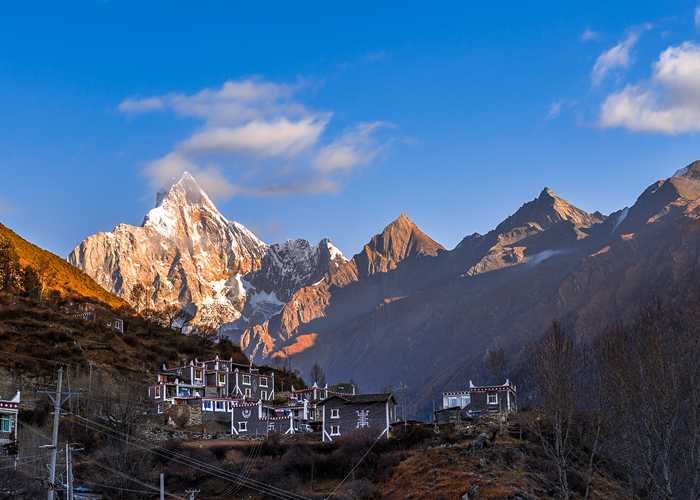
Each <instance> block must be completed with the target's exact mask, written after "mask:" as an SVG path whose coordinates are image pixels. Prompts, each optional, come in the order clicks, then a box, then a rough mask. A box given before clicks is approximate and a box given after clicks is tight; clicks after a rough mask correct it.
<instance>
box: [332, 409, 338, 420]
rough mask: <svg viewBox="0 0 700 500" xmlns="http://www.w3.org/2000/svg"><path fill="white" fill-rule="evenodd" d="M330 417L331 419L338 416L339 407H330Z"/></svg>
mask: <svg viewBox="0 0 700 500" xmlns="http://www.w3.org/2000/svg"><path fill="white" fill-rule="evenodd" d="M331 418H332V419H337V418H340V408H331Z"/></svg>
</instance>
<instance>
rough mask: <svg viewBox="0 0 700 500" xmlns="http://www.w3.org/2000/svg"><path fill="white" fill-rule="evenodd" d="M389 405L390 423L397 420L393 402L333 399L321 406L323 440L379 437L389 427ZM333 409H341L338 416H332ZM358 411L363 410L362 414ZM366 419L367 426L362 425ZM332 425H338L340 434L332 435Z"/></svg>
mask: <svg viewBox="0 0 700 500" xmlns="http://www.w3.org/2000/svg"><path fill="white" fill-rule="evenodd" d="M387 405H388V410H389V424H391V423H392V422H394V421H395V418H396V409H395V405H394V404H393V403H391V402H388V403H387V402H379V403H364V404H361V403H348V402H346V401H343V400H342V399H331V400H329V401H326V402H325V403H324V404H323V405H321V406H320V409H321V414H322V421H323V430H324V432H323V436H322V437H323V440H324V441H328V439H329V438H330V439H332V440H336V439H340V438H348V437H360V436H364V435H368V436H371V437H375V438H376V437H377V436H378V435H379V433H380V432H382V431H383V430H384V429H386V427H387ZM333 409H337V410H338V411H339V416H338V418H332V417H331V415H332V413H333ZM358 412H363V413H362V416H361V415H360V414H358ZM365 421H366V426H362V425H363V424H364V422H365ZM332 426H338V428H339V429H338V430H339V431H340V435H339V436H335V435H332V434H334V433H332V432H331V431H332Z"/></svg>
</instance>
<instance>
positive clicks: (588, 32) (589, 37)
mask: <svg viewBox="0 0 700 500" xmlns="http://www.w3.org/2000/svg"><path fill="white" fill-rule="evenodd" d="M599 38H600V33H598V32H597V31H593V30H592V29H590V28H586V29H585V30H583V33H581V41H582V42H590V41H593V40H598V39H599Z"/></svg>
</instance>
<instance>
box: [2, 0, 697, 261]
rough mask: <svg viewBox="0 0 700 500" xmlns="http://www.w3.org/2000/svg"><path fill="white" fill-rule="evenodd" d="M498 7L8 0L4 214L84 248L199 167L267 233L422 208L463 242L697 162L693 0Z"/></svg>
mask: <svg viewBox="0 0 700 500" xmlns="http://www.w3.org/2000/svg"><path fill="white" fill-rule="evenodd" d="M488 4H489V3H488V2H487V3H482V4H479V5H476V4H475V3H473V2H455V3H441V4H437V3H435V4H430V3H428V4H426V3H425V2H416V3H415V4H407V3H406V2H401V3H399V2H396V3H389V2H385V3H381V5H377V2H371V3H370V2H367V3H363V2H353V3H352V5H340V4H338V5H329V4H328V2H319V3H311V2H304V3H303V7H300V6H299V5H300V4H299V3H298V2H297V3H292V2H279V3H276V2H268V3H265V4H258V5H260V6H259V7H254V5H255V4H254V3H246V4H245V5H234V2H201V3H200V2H198V3H197V5H198V7H194V5H195V4H194V3H192V2H172V1H169V2H133V3H132V2H122V1H120V2H117V1H113V2H105V1H100V2H71V3H62V2H61V3H57V2H46V3H42V2H13V3H10V4H7V5H5V6H4V7H3V9H4V10H3V15H2V17H0V109H1V110H2V113H0V132H1V133H0V154H1V155H2V158H1V161H0V173H1V174H2V178H1V179H2V180H1V182H0V221H2V222H3V223H5V224H7V225H9V226H10V227H12V228H13V229H15V230H16V231H18V232H19V233H20V234H22V235H23V236H25V237H27V238H28V239H30V240H31V241H33V242H35V243H37V244H39V245H41V246H43V247H45V248H48V249H50V250H52V251H54V252H56V253H58V254H60V255H66V254H67V253H68V252H69V251H70V249H71V248H72V247H73V246H75V245H76V244H77V243H79V242H80V240H81V239H82V238H84V237H85V236H87V235H89V234H92V233H94V232H97V231H107V230H111V228H112V227H113V226H114V225H115V224H117V223H121V222H126V223H131V224H140V223H141V221H142V219H143V216H144V214H145V213H146V212H147V210H148V209H149V208H151V206H152V205H153V202H154V195H155V192H156V190H157V187H158V186H159V185H161V184H164V183H167V179H168V178H169V177H171V176H172V175H175V174H176V173H177V172H178V170H182V169H183V168H188V169H190V170H194V171H195V172H194V173H195V175H198V174H199V176H200V177H202V179H203V183H204V184H206V186H207V188H208V189H209V190H210V191H211V192H212V194H213V195H215V196H214V198H215V202H216V203H217V205H218V206H219V208H220V209H221V211H222V212H223V213H224V215H226V216H227V217H228V218H229V219H232V220H237V221H239V222H241V223H243V224H245V225H247V226H248V227H250V228H251V229H253V230H254V231H256V232H257V233H258V234H259V236H260V237H261V238H262V239H264V240H266V241H268V242H274V241H279V240H283V239H287V238H293V237H294V238H296V237H303V238H307V239H309V240H312V241H314V242H316V241H318V240H319V239H320V238H322V237H325V236H328V237H330V238H331V239H332V240H333V241H334V242H335V243H336V245H337V246H339V247H340V248H341V249H342V250H343V251H344V252H345V253H347V254H353V253H355V252H357V251H359V250H360V249H361V245H362V244H363V243H364V242H366V241H367V240H368V239H369V237H370V236H371V234H373V233H375V232H377V231H379V230H380V229H381V228H382V227H383V226H384V225H385V224H386V223H388V222H389V221H391V220H392V219H393V218H395V217H396V216H398V214H399V213H401V212H405V213H407V214H408V215H409V217H411V218H412V219H413V220H414V221H415V222H416V223H417V224H418V225H419V226H420V227H421V228H422V229H423V230H424V231H425V232H427V233H428V234H429V235H431V236H432V237H433V238H434V239H436V240H437V241H439V242H441V243H443V244H444V245H445V246H447V247H453V246H454V245H455V244H456V243H458V242H459V240H460V239H461V238H462V237H464V236H465V235H467V234H470V233H472V232H474V231H478V232H485V231H488V230H489V229H491V228H492V227H493V226H495V225H496V224H497V223H498V222H499V221H500V220H502V219H503V218H504V217H506V216H507V215H509V214H510V213H512V212H513V211H515V210H516V209H517V208H518V207H519V206H520V205H521V204H522V203H524V202H526V201H528V200H530V199H532V198H534V197H535V196H537V194H538V193H539V192H540V190H541V189H542V188H543V187H544V186H549V187H551V188H552V189H553V190H554V191H556V192H557V193H558V194H560V195H561V196H563V197H564V198H566V199H568V200H569V201H571V202H572V203H575V204H576V205H578V206H580V207H581V208H584V209H586V210H590V211H593V210H600V211H602V212H605V213H609V212H611V211H614V210H616V209H618V208H621V207H623V206H625V205H629V204H631V203H633V202H634V200H635V198H636V196H638V195H639V194H640V193H641V191H642V190H643V189H644V188H645V187H646V186H648V185H649V184H650V183H651V182H653V181H654V180H656V179H660V178H664V177H668V176H669V175H671V174H672V173H673V171H674V170H675V169H677V168H680V167H682V166H684V165H685V164H686V163H688V162H690V161H692V160H695V159H698V158H700V151H698V150H699V149H700V148H699V147H698V146H699V144H698V135H697V131H698V130H700V77H699V76H697V75H700V47H699V46H698V45H696V43H700V37H699V36H698V35H699V33H700V31H699V28H698V24H699V23H700V17H698V19H697V23H696V17H695V11H696V6H697V4H696V3H694V2H663V3H662V2H648V3H642V2H629V1H626V2H608V3H607V4H606V5H604V6H603V5H601V6H600V7H591V6H590V5H584V3H582V2H577V3H568V2H567V3H564V2H539V3H538V4H537V5H533V4H532V3H531V2H527V3H523V2H520V3H515V2H513V3H510V4H507V5H501V6H497V7H496V6H491V5H488ZM586 4H588V2H586ZM696 69H697V70H698V71H695V70H696Z"/></svg>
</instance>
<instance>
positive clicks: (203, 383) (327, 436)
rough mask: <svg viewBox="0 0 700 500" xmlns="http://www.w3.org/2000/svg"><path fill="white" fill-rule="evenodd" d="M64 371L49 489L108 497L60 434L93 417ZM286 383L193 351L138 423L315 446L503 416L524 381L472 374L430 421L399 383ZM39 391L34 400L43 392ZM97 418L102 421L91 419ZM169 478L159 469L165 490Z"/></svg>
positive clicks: (12, 408) (15, 415) (13, 402)
mask: <svg viewBox="0 0 700 500" xmlns="http://www.w3.org/2000/svg"><path fill="white" fill-rule="evenodd" d="M62 377H63V368H61V369H60V370H59V378H58V385H57V387H56V388H55V391H56V392H55V394H53V393H52V392H51V391H46V392H45V394H46V395H48V396H49V399H50V400H51V403H52V405H53V407H54V415H53V425H52V429H53V442H52V443H51V444H48V443H47V444H46V445H44V446H43V448H45V449H47V450H49V451H50V453H51V458H50V461H49V463H50V466H49V477H48V480H47V482H48V485H49V498H50V499H51V498H66V499H69V500H84V499H91V500H95V499H99V498H103V497H102V496H101V495H100V494H99V493H97V492H95V491H93V489H92V488H91V487H90V486H89V484H88V483H82V482H81V479H80V477H79V476H78V475H77V474H76V473H75V469H73V468H72V467H74V463H72V460H73V459H71V455H72V453H73V450H74V449H75V450H77V449H79V448H78V446H79V444H77V443H71V444H68V443H66V442H65V441H66V438H64V437H63V436H62V435H61V425H62V421H64V420H71V419H73V420H75V419H78V421H80V420H81V419H82V420H85V422H86V425H88V422H90V421H89V420H88V419H87V418H84V417H81V416H80V414H79V413H77V412H76V413H71V412H70V411H68V410H67V409H66V408H65V406H67V404H66V402H67V401H69V400H70V398H71V397H72V396H75V397H76V399H78V400H80V396H79V391H76V392H71V391H70V390H68V391H67V390H66V388H65V385H63V387H62V380H63V379H62ZM282 389H283V387H282V386H281V384H280V381H279V380H278V379H276V375H275V370H273V369H270V368H266V367H258V366H254V365H253V364H251V363H249V364H242V363H236V362H234V361H233V360H232V359H221V358H220V357H219V356H218V355H217V356H215V357H214V358H213V359H209V360H198V359H192V360H190V361H189V362H188V363H185V364H182V365H181V366H167V365H165V364H164V365H162V366H161V369H160V370H158V372H157V374H156V375H155V379H154V380H151V383H150V384H149V385H148V389H147V392H148V394H147V398H146V401H149V404H148V406H147V407H140V408H139V411H138V413H139V425H140V426H142V430H145V429H147V428H150V429H159V430H160V431H159V432H160V436H164V435H167V436H170V438H172V436H186V438H187V439H188V440H189V441H192V440H193V439H194V440H196V441H198V442H200V443H201V444H200V446H202V445H203V446H206V445H207V443H213V444H214V443H217V442H226V443H232V442H236V441H240V442H243V443H245V442H250V441H253V442H261V441H266V440H278V439H280V438H284V439H296V440H297V441H298V442H300V443H308V444H310V445H312V444H313V443H320V444H331V443H332V444H337V443H343V442H358V443H361V442H365V441H366V442H375V443H376V442H377V441H379V440H392V439H393V438H394V437H395V435H396V433H397V431H400V430H401V429H405V428H406V427H407V426H409V425H410V426H411V427H415V426H422V427H424V428H426V429H431V432H439V429H440V428H444V427H449V428H454V427H455V426H459V425H460V424H462V423H467V422H473V421H475V420H478V419H479V418H488V419H489V421H491V422H500V423H501V424H504V423H507V421H508V419H509V417H510V416H511V415H512V414H514V413H516V412H517V408H518V406H517V388H516V386H515V385H514V384H512V383H511V382H510V381H509V380H506V381H505V383H504V384H502V385H490V386H476V385H474V384H473V383H472V382H471V381H469V382H468V384H465V387H464V388H463V389H460V390H457V391H450V392H445V393H443V395H442V396H443V397H442V404H441V407H440V408H437V409H436V410H435V412H434V414H433V415H432V418H431V419H428V420H427V421H418V420H415V419H408V418H407V415H406V412H405V409H403V408H402V406H401V405H400V404H399V402H398V401H397V398H396V397H395V395H394V394H393V393H392V392H384V393H361V392H359V391H358V390H357V387H356V386H355V384H353V383H351V382H338V383H335V384H330V385H329V384H327V383H326V384H323V386H320V385H319V384H318V383H317V382H316V381H315V382H314V383H313V384H312V385H310V386H308V387H294V385H291V386H290V387H286V388H284V389H285V390H282ZM0 396H1V395H0ZM33 399H34V400H36V394H35V395H34V398H33ZM22 408H23V398H22V394H21V393H20V392H17V393H16V394H15V395H14V396H12V397H10V398H8V399H6V400H0V458H1V459H3V461H4V462H3V463H4V464H5V466H6V467H10V468H11V467H13V465H14V467H17V466H18V465H22V464H25V460H27V459H26V458H25V457H32V456H34V454H35V453H36V450H32V449H23V448H22V446H20V443H19V441H18V430H19V429H20V428H21V426H22ZM110 418H112V419H113V418H114V417H113V416H112V415H102V420H103V421H109V419H110ZM64 425H65V424H64ZM89 425H98V424H96V423H95V422H94V421H92V422H91V423H90V424H89ZM168 429H170V431H171V432H170V433H168V432H167V430H168ZM98 430H99V429H98ZM164 431H165V432H164ZM46 437H47V439H48V438H49V436H48V435H47V436H46ZM159 439H165V438H164V437H160V438H159V437H157V436H156V435H155V434H154V435H152V437H151V440H152V441H158V440H159ZM242 484H245V482H243V483H242ZM164 485H165V481H164V479H163V477H162V476H161V484H160V490H161V492H162V493H161V494H162V495H164V494H165V487H164ZM196 494H197V491H195V490H193V491H191V492H189V493H188V495H189V496H188V497H187V498H196ZM161 498H164V497H163V496H161Z"/></svg>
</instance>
